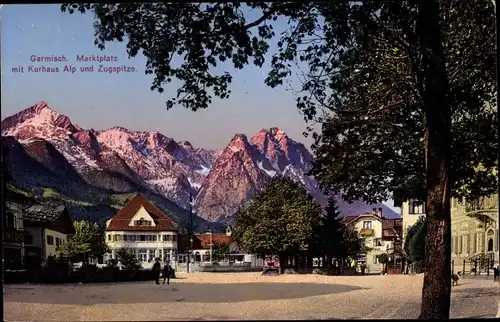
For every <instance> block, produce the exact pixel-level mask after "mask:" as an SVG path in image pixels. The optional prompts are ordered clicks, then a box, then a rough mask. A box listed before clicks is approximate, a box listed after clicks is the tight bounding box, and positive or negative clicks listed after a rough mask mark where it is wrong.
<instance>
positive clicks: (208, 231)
mask: <svg viewBox="0 0 500 322" xmlns="http://www.w3.org/2000/svg"><path fill="white" fill-rule="evenodd" d="M207 234H209V235H210V264H211V263H212V231H211V230H207Z"/></svg>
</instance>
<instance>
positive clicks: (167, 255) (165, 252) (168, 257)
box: [163, 249, 170, 262]
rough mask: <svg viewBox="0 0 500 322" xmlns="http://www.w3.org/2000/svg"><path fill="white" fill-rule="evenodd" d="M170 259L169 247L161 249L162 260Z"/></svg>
mask: <svg viewBox="0 0 500 322" xmlns="http://www.w3.org/2000/svg"><path fill="white" fill-rule="evenodd" d="M169 260H170V249H164V250H163V261H165V262H166V261H169Z"/></svg>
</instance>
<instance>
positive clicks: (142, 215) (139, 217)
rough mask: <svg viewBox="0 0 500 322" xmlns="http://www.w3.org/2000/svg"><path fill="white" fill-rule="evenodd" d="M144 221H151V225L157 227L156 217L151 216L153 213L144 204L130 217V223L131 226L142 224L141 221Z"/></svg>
mask: <svg viewBox="0 0 500 322" xmlns="http://www.w3.org/2000/svg"><path fill="white" fill-rule="evenodd" d="M140 221H142V222H144V223H150V225H149V226H151V227H155V226H156V223H155V221H154V218H153V217H151V214H150V213H149V212H148V211H147V210H146V209H145V208H144V206H140V207H139V209H138V210H137V211H136V213H135V215H134V216H133V217H132V218H131V219H130V221H129V223H128V225H129V226H141V225H140V224H139V222H140Z"/></svg>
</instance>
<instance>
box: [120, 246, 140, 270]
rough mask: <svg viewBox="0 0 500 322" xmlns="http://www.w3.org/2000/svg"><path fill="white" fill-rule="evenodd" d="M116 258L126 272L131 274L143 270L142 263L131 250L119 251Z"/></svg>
mask: <svg viewBox="0 0 500 322" xmlns="http://www.w3.org/2000/svg"><path fill="white" fill-rule="evenodd" d="M116 257H117V259H118V261H119V262H120V263H121V264H122V265H123V268H124V269H125V270H126V271H129V272H131V271H136V270H139V269H141V263H140V262H139V260H138V259H137V257H136V256H135V254H133V253H132V251H130V250H129V249H126V248H121V249H119V250H118V252H117V253H116Z"/></svg>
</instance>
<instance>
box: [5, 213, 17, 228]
mask: <svg viewBox="0 0 500 322" xmlns="http://www.w3.org/2000/svg"><path fill="white" fill-rule="evenodd" d="M14 218H15V217H14V213H13V212H10V211H7V215H6V216H5V219H6V220H5V223H4V227H5V228H14Z"/></svg>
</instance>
